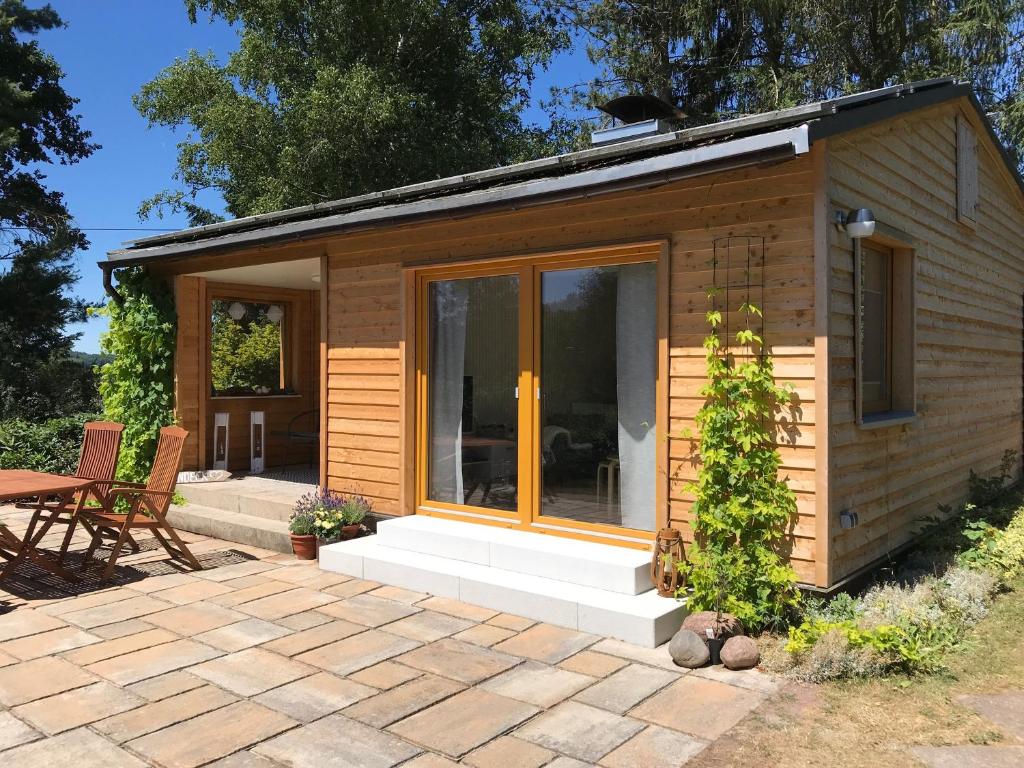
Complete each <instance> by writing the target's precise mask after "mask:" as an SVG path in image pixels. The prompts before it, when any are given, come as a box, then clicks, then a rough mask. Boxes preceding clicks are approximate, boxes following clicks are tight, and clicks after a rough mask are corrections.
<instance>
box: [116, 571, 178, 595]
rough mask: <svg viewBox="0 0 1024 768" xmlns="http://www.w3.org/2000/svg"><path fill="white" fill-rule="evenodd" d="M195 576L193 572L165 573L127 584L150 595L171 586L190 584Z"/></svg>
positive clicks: (129, 587) (134, 589)
mask: <svg viewBox="0 0 1024 768" xmlns="http://www.w3.org/2000/svg"><path fill="white" fill-rule="evenodd" d="M194 578H195V577H193V576H192V574H191V573H165V574H164V575H162V576H150V577H149V578H147V579H139V580H138V581H133V582H132V583H131V584H126V585H125V586H126V587H127V588H128V589H130V590H133V591H135V592H142V593H143V594H147V595H148V594H149V593H150V592H160V591H163V590H167V589H170V588H171V587H180V586H181V585H182V584H189V583H191V582H192V581H193V580H194ZM129 594H130V593H129Z"/></svg>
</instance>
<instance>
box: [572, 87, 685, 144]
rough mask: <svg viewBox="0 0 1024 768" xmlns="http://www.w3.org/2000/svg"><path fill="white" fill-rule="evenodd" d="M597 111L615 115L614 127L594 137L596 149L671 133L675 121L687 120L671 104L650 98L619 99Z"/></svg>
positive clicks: (600, 106) (593, 141)
mask: <svg viewBox="0 0 1024 768" xmlns="http://www.w3.org/2000/svg"><path fill="white" fill-rule="evenodd" d="M597 108H598V109H599V110H601V111H602V112H604V113H605V114H606V115H610V116H611V118H612V125H611V127H609V128H599V129H598V130H596V131H594V132H592V133H591V134H590V143H591V144H592V145H593V146H599V145H601V144H612V143H615V142H618V141H626V140H628V139H638V138H641V137H643V136H653V135H655V134H659V133H668V132H670V131H671V130H672V122H673V121H676V120H679V119H680V118H681V117H683V114H682V113H681V112H680V111H679V110H677V109H676V108H675V107H673V106H672V105H671V104H669V103H668V102H666V101H662V100H661V99H659V98H658V97H657V96H648V95H631V96H619V97H618V98H616V99H612V100H611V101H608V102H606V103H604V104H600V105H598V107H597Z"/></svg>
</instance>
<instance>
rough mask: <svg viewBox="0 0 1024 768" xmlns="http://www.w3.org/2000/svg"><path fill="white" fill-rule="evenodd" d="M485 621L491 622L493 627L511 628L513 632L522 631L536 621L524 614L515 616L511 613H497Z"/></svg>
mask: <svg viewBox="0 0 1024 768" xmlns="http://www.w3.org/2000/svg"><path fill="white" fill-rule="evenodd" d="M487 623H488V624H492V625H494V626H495V627H501V628H502V629H511V630H512V631H513V632H522V631H523V630H524V629H528V628H530V627H532V626H533V625H534V624H536V623H537V622H536V621H534V620H533V619H527V618H525V617H524V616H516V615H515V614H511V613H499V614H498V615H497V616H492V617H491V618H489V619H488V620H487Z"/></svg>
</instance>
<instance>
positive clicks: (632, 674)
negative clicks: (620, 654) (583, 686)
mask: <svg viewBox="0 0 1024 768" xmlns="http://www.w3.org/2000/svg"><path fill="white" fill-rule="evenodd" d="M678 679H679V675H677V674H675V673H674V672H669V671H667V670H664V669H655V668H654V667H645V666H644V665H643V664H630V665H629V666H628V667H625V668H624V669H620V670H619V671H618V672H615V673H614V674H612V675H611V676H610V677H607V678H605V679H604V680H602V681H601V682H599V683H598V684H597V685H594V686H592V687H590V688H587V690H585V691H583V692H582V693H579V694H577V695H576V696H575V699H576V701H582V702H583V703H584V704H590V705H591V706H594V707H600V708H601V709H607V710H608V711H609V712H617V713H618V714H620V715H622V714H625V713H626V712H627V711H628V710H630V709H632V708H633V707H635V706H636V705H637V704H639V703H640V702H641V701H643V700H644V699H646V698H647V697H648V696H650V695H651V694H653V693H655V692H656V691H659V690H661V689H662V688H664V687H665V686H666V685H669V684H671V683H673V682H675V681H676V680H678Z"/></svg>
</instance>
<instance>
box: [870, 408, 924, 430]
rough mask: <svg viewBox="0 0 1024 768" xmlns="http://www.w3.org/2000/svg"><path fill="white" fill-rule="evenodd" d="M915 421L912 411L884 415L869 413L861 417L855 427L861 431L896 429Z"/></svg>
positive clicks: (915, 417)
mask: <svg viewBox="0 0 1024 768" xmlns="http://www.w3.org/2000/svg"><path fill="white" fill-rule="evenodd" d="M916 419H917V414H916V413H914V411H885V412H884V413H871V414H867V415H865V416H862V417H861V420H860V423H859V424H858V425H857V426H858V427H860V428H861V429H881V428H883V427H898V426H900V425H901V424H910V423H912V422H913V421H915V420H916Z"/></svg>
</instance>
